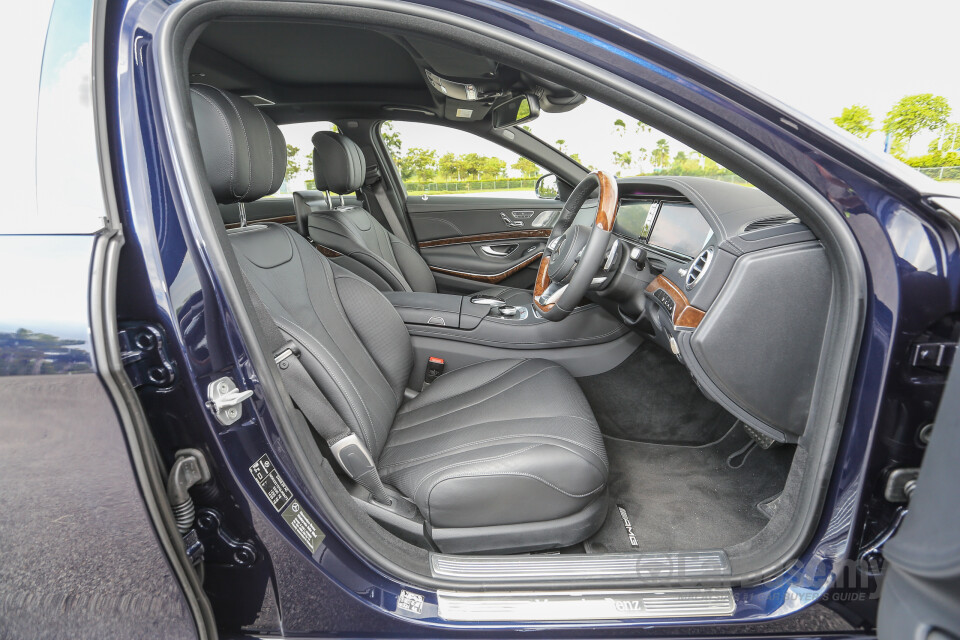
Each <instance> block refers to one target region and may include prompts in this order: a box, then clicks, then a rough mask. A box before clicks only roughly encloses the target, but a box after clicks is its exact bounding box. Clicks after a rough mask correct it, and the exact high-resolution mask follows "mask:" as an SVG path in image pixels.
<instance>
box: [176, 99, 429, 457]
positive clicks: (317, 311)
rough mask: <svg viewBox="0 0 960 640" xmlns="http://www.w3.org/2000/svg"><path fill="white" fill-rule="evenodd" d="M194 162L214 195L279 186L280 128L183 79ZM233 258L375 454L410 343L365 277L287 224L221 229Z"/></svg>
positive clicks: (228, 198) (243, 197)
mask: <svg viewBox="0 0 960 640" xmlns="http://www.w3.org/2000/svg"><path fill="white" fill-rule="evenodd" d="M191 95H192V98H193V106H194V117H195V119H196V122H197V131H198V134H199V137H200V143H201V149H202V152H203V158H204V166H205V168H206V169H207V177H208V179H209V181H210V186H211V188H212V190H213V193H214V195H215V197H216V199H217V201H218V202H219V203H221V204H223V203H230V202H239V201H248V199H249V200H255V199H257V198H260V197H262V196H265V195H269V194H270V193H273V192H274V191H275V190H276V189H277V188H279V186H280V183H281V181H282V177H283V172H284V171H285V169H286V146H285V142H284V140H283V135H282V134H281V133H280V131H279V129H278V128H277V126H276V125H275V124H274V123H273V121H272V120H270V119H269V118H268V117H267V116H266V115H264V114H262V113H261V112H260V111H259V110H258V109H257V108H256V107H254V106H253V105H252V104H250V103H249V102H247V101H246V100H243V99H242V98H240V97H238V96H234V95H232V94H230V93H228V92H226V91H221V90H219V89H215V88H213V87H191ZM229 238H230V241H231V244H232V245H233V249H234V253H235V254H236V256H237V260H238V261H239V263H240V268H241V270H242V271H243V273H244V274H245V275H246V277H247V279H248V280H249V281H250V284H251V286H252V287H253V288H254V289H255V290H256V292H257V295H258V296H259V297H260V298H261V300H263V302H264V304H265V305H266V307H267V309H268V310H269V311H270V314H271V316H272V317H273V319H274V321H275V322H276V323H277V326H278V327H279V328H280V330H281V332H282V333H283V334H284V335H285V336H287V337H289V338H290V339H292V340H294V341H296V342H297V343H298V344H299V345H300V347H301V361H302V362H303V364H304V367H305V368H306V369H307V371H308V372H309V373H310V376H311V377H312V378H313V380H314V382H316V383H317V386H318V387H319V388H320V391H321V392H322V393H323V394H324V396H325V397H326V398H327V399H328V400H329V401H330V403H331V404H332V405H333V406H334V408H335V409H336V410H337V412H338V413H339V414H340V416H341V417H342V418H343V420H344V422H346V424H347V425H348V426H349V427H350V428H351V429H352V430H353V431H354V433H356V434H357V435H358V436H359V437H360V438H361V439H362V440H363V442H364V444H366V446H367V449H368V450H369V451H370V453H371V454H372V455H373V456H374V458H376V457H378V456H379V453H380V451H381V450H382V449H383V445H384V443H385V442H386V439H387V434H388V433H389V430H390V427H391V425H392V424H393V421H394V418H395V416H396V412H397V409H398V407H399V406H400V403H401V402H402V401H403V393H404V389H405V388H406V385H407V382H408V380H409V377H410V371H411V369H412V367H413V348H412V346H411V344H410V336H409V334H408V333H407V330H406V327H405V326H404V324H403V321H402V320H401V319H400V316H399V314H398V313H397V311H396V310H395V309H394V308H393V306H392V305H391V304H390V303H389V302H388V301H387V299H386V298H384V297H383V295H382V294H381V293H380V292H379V291H377V290H376V289H375V288H374V287H373V286H372V285H371V284H370V283H368V282H367V281H365V280H363V279H362V278H360V277H358V276H356V275H355V274H353V273H350V272H349V271H347V270H345V269H342V268H340V267H338V266H337V265H334V264H331V262H330V261H329V260H328V259H327V258H326V257H324V256H323V255H322V254H321V253H320V252H319V251H317V250H316V249H315V248H314V247H313V246H311V245H310V243H309V242H308V241H307V240H306V239H305V238H303V237H302V236H300V235H298V234H297V233H296V232H294V231H293V230H292V229H289V228H287V227H284V226H282V225H278V224H272V223H267V224H254V225H251V226H247V227H244V228H240V229H235V230H233V231H231V232H230V234H229Z"/></svg>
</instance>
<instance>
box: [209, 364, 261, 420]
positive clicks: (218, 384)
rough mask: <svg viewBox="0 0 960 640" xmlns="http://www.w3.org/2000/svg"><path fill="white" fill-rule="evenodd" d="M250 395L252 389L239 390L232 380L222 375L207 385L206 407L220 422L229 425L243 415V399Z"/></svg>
mask: <svg viewBox="0 0 960 640" xmlns="http://www.w3.org/2000/svg"><path fill="white" fill-rule="evenodd" d="M252 395H253V391H250V390H247V391H240V389H238V388H237V384H236V383H235V382H234V381H233V380H231V379H230V378H229V377H227V376H224V377H222V378H220V379H218V380H214V381H213V382H211V383H210V384H209V385H207V408H208V409H210V411H212V412H213V415H214V417H216V419H217V421H218V422H219V423H220V424H222V425H224V426H227V425H231V424H233V423H234V422H236V421H237V420H239V419H240V418H241V416H243V401H244V400H246V399H247V398H249V397H250V396H252Z"/></svg>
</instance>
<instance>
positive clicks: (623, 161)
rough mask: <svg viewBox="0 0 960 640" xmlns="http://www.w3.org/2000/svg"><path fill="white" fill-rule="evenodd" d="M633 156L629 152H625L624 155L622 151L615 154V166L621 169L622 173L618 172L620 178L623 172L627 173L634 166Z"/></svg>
mask: <svg viewBox="0 0 960 640" xmlns="http://www.w3.org/2000/svg"><path fill="white" fill-rule="evenodd" d="M632 156H633V154H631V153H630V152H629V151H624V152H622V153H621V152H620V151H614V152H613V164H615V165H617V166H618V167H620V171H617V175H618V176H619V175H620V173H621V171H626V170H627V169H629V168H630V165H631V164H633V157H632Z"/></svg>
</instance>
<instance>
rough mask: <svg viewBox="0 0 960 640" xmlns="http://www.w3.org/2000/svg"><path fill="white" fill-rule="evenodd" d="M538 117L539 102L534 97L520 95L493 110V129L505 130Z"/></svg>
mask: <svg viewBox="0 0 960 640" xmlns="http://www.w3.org/2000/svg"><path fill="white" fill-rule="evenodd" d="M539 115H540V102H539V101H537V97H536V96H534V95H522V96H517V97H516V98H510V99H509V100H507V101H506V102H501V103H500V104H498V105H497V106H495V107H494V108H493V113H492V116H491V118H492V120H493V128H494V129H506V128H507V127H512V126H514V125H517V124H521V123H523V122H530V121H531V120H534V119H535V118H537V117H538V116H539Z"/></svg>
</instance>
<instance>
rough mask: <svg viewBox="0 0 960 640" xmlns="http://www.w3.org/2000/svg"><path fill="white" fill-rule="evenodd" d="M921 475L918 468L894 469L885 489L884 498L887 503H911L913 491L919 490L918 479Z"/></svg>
mask: <svg viewBox="0 0 960 640" xmlns="http://www.w3.org/2000/svg"><path fill="white" fill-rule="evenodd" d="M919 475H920V469H919V468H918V467H905V468H902V469H894V470H893V471H891V472H890V475H889V476H888V477H887V485H886V486H885V487H884V489H883V497H884V498H886V499H887V502H893V503H900V502H910V496H911V495H913V490H914V489H916V488H917V477H918V476H919Z"/></svg>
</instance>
